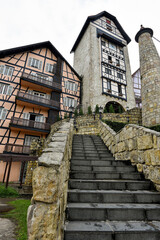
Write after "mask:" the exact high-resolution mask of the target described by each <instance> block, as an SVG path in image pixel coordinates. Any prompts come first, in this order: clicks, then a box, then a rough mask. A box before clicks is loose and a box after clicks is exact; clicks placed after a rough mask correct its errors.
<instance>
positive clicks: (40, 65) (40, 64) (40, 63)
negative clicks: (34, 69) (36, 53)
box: [38, 61, 42, 70]
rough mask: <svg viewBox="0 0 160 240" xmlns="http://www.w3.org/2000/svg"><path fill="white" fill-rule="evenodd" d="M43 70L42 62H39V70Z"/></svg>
mask: <svg viewBox="0 0 160 240" xmlns="http://www.w3.org/2000/svg"><path fill="white" fill-rule="evenodd" d="M41 68H42V61H38V69H39V70H41Z"/></svg>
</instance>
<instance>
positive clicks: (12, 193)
mask: <svg viewBox="0 0 160 240" xmlns="http://www.w3.org/2000/svg"><path fill="white" fill-rule="evenodd" d="M18 196H19V193H18V192H17V191H16V190H15V189H14V188H12V187H9V186H8V188H5V185H3V184H0V197H2V198H4V197H18Z"/></svg>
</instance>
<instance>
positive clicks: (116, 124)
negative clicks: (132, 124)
mask: <svg viewBox="0 0 160 240" xmlns="http://www.w3.org/2000/svg"><path fill="white" fill-rule="evenodd" d="M104 123H106V124H107V125H108V126H109V127H110V128H112V129H113V130H114V131H115V132H119V131H120V130H121V129H122V128H124V126H125V125H126V124H128V123H123V122H112V121H108V120H104Z"/></svg>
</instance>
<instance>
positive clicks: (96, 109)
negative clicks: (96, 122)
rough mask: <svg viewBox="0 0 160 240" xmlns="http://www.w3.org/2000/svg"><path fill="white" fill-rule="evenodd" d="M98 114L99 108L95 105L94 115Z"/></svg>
mask: <svg viewBox="0 0 160 240" xmlns="http://www.w3.org/2000/svg"><path fill="white" fill-rule="evenodd" d="M98 113H99V106H98V104H97V105H96V107H95V114H98Z"/></svg>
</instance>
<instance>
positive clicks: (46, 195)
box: [32, 166, 59, 203]
mask: <svg viewBox="0 0 160 240" xmlns="http://www.w3.org/2000/svg"><path fill="white" fill-rule="evenodd" d="M58 186H59V182H58V174H57V171H56V170H54V169H53V168H47V167H43V166H39V167H37V168H36V169H35V170H34V172H33V180H32V187H33V198H34V200H35V201H40V202H46V203H53V202H55V201H57V197H58Z"/></svg>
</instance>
